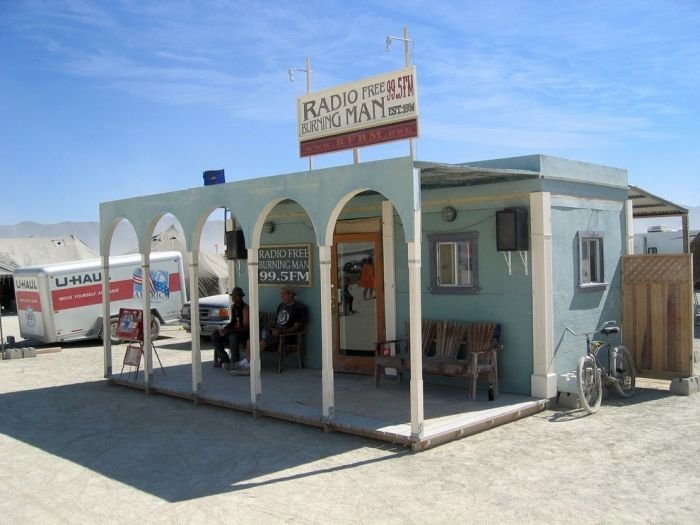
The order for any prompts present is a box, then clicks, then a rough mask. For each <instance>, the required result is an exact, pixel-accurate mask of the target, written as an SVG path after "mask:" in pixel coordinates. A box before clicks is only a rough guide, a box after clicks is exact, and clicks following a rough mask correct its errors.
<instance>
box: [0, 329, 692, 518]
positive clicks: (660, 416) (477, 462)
mask: <svg viewBox="0 0 700 525" xmlns="http://www.w3.org/2000/svg"><path fill="white" fill-rule="evenodd" d="M5 335H6V336H7V335H8V328H7V324H5ZM101 376H102V354H101V347H99V346H94V345H92V344H90V345H74V346H71V347H65V348H63V350H62V351H61V352H59V353H52V354H43V355H40V356H38V357H36V358H33V359H31V358H30V359H19V360H7V361H0V487H2V497H1V498H0V516H2V518H0V522H2V523H12V524H15V523H17V524H23V523H41V524H46V523H91V524H92V523H131V522H137V521H138V522H142V523H187V524H193V523H194V524H196V523H207V524H215V523H323V524H326V523H397V524H398V523H401V524H404V523H455V522H466V523H541V522H546V523H567V524H568V523H697V522H698V515H697V497H696V493H697V486H698V482H700V473H699V471H698V468H697V461H698V458H700V440H698V439H697V436H698V435H699V434H700V395H695V396H689V397H679V396H672V395H670V394H669V393H668V390H667V384H666V383H664V382H644V383H643V384H642V385H641V386H642V388H640V389H639V390H638V392H637V394H636V395H635V397H634V398H633V399H632V400H631V401H624V402H623V401H620V400H619V399H618V398H615V397H612V396H611V397H610V398H609V399H608V400H607V401H606V402H605V403H604V405H603V407H602V408H601V410H600V412H598V413H597V414H595V415H592V416H586V415H584V414H583V413H582V412H580V411H566V410H550V411H546V412H543V413H540V414H538V415H536V416H532V417H529V418H526V419H524V420H521V421H517V422H515V423H511V424H508V425H505V426H502V427H498V428H495V429H493V430H490V431H488V432H484V433H482V434H478V435H476V436H472V437H470V438H466V439H462V440H460V441H456V442H453V443H449V444H447V445H443V446H441V447H438V448H435V449H432V450H428V451H425V452H420V453H411V452H409V451H408V450H406V449H404V448H400V447H392V446H388V445H385V444H381V443H377V442H374V441H370V440H366V439H361V438H355V437H352V436H348V435H344V434H331V435H328V434H324V433H322V432H321V431H319V430H316V429H313V428H309V427H305V426H301V425H296V424H292V423H286V422H282V421H276V420H270V419H253V418H252V417H251V416H250V415H247V414H241V413H237V412H233V411H228V410H223V409H217V408H214V407H209V406H196V405H194V404H192V403H190V402H187V401H183V400H179V399H174V398H168V397H162V396H147V395H145V394H143V393H142V392H138V391H135V390H131V389H127V388H122V387H116V386H109V385H108V384H107V383H106V382H105V381H104V380H103V379H101Z"/></svg>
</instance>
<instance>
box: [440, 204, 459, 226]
mask: <svg viewBox="0 0 700 525" xmlns="http://www.w3.org/2000/svg"><path fill="white" fill-rule="evenodd" d="M456 218H457V210H455V209H454V208H453V207H452V206H445V207H444V208H443V209H442V220H443V221H444V222H453V221H454V220H455V219H456Z"/></svg>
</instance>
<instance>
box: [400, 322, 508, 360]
mask: <svg viewBox="0 0 700 525" xmlns="http://www.w3.org/2000/svg"><path fill="white" fill-rule="evenodd" d="M421 324H422V331H423V337H422V341H421V346H422V353H423V357H424V358H431V357H436V358H447V359H466V358H468V357H469V355H470V354H471V352H473V351H476V352H479V351H483V350H488V349H490V348H493V346H494V344H497V340H498V338H499V337H500V325H498V324H496V323H492V322H469V321H450V320H435V319H424V320H423V321H422V323H421ZM407 333H408V331H407Z"/></svg>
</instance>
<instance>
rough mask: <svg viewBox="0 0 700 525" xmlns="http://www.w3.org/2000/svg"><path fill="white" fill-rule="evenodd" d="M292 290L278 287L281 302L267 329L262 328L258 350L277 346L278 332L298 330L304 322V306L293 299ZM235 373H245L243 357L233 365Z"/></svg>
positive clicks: (247, 371) (248, 368)
mask: <svg viewBox="0 0 700 525" xmlns="http://www.w3.org/2000/svg"><path fill="white" fill-rule="evenodd" d="M295 295H296V294H295V293H294V290H293V289H292V288H290V287H289V286H282V288H280V298H281V299H282V302H281V303H280V304H279V306H278V307H277V311H276V312H275V320H274V322H273V324H272V326H271V327H270V329H269V330H267V329H264V330H263V332H262V338H261V340H260V351H261V352H263V351H264V350H265V349H266V348H270V349H274V348H277V344H278V343H279V336H280V334H287V333H294V332H298V331H299V330H301V329H302V328H303V327H304V324H305V323H306V306H305V305H304V304H303V303H299V302H296V301H295V300H294V296H295ZM235 368H236V370H235V372H236V374H237V375H247V374H248V373H249V371H250V363H249V362H248V360H247V359H244V360H243V361H241V362H240V363H237V364H236V366H235Z"/></svg>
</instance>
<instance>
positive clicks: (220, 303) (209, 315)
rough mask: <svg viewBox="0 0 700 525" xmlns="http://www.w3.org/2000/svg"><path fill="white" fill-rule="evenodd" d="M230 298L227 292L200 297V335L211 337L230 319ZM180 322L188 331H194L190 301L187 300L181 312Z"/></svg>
mask: <svg viewBox="0 0 700 525" xmlns="http://www.w3.org/2000/svg"><path fill="white" fill-rule="evenodd" d="M230 304H231V302H230V298H229V296H228V295H227V294H219V295H210V296H208V297H200V298H199V326H200V335H202V336H205V337H211V336H212V334H213V333H214V332H216V331H217V330H218V329H219V328H220V327H222V326H226V325H227V324H228V323H229V321H230V315H231V312H230V310H229V306H230ZM180 323H181V324H182V326H184V327H185V330H187V331H188V332H191V331H192V313H191V305H190V301H187V302H186V303H185V304H184V305H183V307H182V312H181V314H180Z"/></svg>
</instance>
